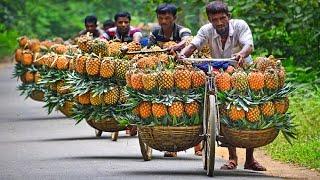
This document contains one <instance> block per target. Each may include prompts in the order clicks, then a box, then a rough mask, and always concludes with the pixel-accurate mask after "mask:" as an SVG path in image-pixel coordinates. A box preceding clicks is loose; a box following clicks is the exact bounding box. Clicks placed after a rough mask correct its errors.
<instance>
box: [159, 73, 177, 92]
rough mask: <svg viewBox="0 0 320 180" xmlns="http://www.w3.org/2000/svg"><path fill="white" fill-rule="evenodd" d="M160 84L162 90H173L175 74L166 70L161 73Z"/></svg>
mask: <svg viewBox="0 0 320 180" xmlns="http://www.w3.org/2000/svg"><path fill="white" fill-rule="evenodd" d="M158 78H159V79H158V84H159V87H160V88H161V89H172V88H173V86H174V77H173V73H172V72H171V71H169V70H164V71H161V72H160V73H159V76H158Z"/></svg>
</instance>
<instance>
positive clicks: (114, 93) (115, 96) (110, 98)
mask: <svg viewBox="0 0 320 180" xmlns="http://www.w3.org/2000/svg"><path fill="white" fill-rule="evenodd" d="M118 100H119V88H118V87H113V88H111V89H109V90H108V91H107V92H105V93H104V103H105V104H107V105H113V104H116V103H117V102H118Z"/></svg>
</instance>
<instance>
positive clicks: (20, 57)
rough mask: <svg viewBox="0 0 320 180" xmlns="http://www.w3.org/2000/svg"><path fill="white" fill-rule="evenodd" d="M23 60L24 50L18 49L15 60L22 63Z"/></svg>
mask: <svg viewBox="0 0 320 180" xmlns="http://www.w3.org/2000/svg"><path fill="white" fill-rule="evenodd" d="M22 59H23V50H22V49H20V48H18V49H16V52H15V60H16V62H21V61H22Z"/></svg>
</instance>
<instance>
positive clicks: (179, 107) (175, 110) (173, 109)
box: [168, 101, 184, 118]
mask: <svg viewBox="0 0 320 180" xmlns="http://www.w3.org/2000/svg"><path fill="white" fill-rule="evenodd" d="M168 112H169V114H170V115H171V116H173V117H177V118H180V117H182V116H183V113H184V106H183V103H182V102H181V101H175V102H173V103H172V104H171V106H169V107H168Z"/></svg>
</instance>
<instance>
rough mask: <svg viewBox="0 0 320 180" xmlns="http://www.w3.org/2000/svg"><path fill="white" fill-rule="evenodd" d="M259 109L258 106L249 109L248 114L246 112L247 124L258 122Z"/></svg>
mask: <svg viewBox="0 0 320 180" xmlns="http://www.w3.org/2000/svg"><path fill="white" fill-rule="evenodd" d="M260 114H261V112H260V109H259V106H253V107H249V110H248V112H246V119H247V121H249V122H252V123H253V122H257V121H259V120H260Z"/></svg>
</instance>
